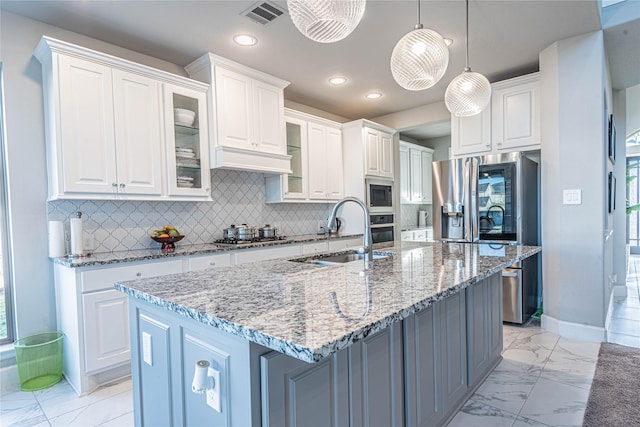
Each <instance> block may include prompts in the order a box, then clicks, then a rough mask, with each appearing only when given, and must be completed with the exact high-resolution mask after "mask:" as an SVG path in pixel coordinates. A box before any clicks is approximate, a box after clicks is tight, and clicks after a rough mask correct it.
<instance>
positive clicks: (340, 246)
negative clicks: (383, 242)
mask: <svg viewBox="0 0 640 427" xmlns="http://www.w3.org/2000/svg"><path fill="white" fill-rule="evenodd" d="M362 245H363V243H362V237H357V238H354V239H339V240H329V251H330V252H336V251H345V250H347V249H355V248H361V247H362Z"/></svg>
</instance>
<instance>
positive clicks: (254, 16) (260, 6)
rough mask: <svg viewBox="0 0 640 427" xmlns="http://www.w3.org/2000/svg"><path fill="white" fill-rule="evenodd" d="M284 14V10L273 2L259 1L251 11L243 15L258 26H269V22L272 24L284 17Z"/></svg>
mask: <svg viewBox="0 0 640 427" xmlns="http://www.w3.org/2000/svg"><path fill="white" fill-rule="evenodd" d="M284 12H285V11H284V9H282V8H280V7H279V6H276V5H275V4H273V3H271V2H268V1H259V2H258V3H255V4H254V5H253V6H251V7H250V8H249V9H247V10H245V11H244V12H242V14H241V15H244V16H246V17H248V18H249V19H251V20H252V21H255V22H257V23H258V24H262V25H267V24H268V23H269V22H272V21H273V20H274V19H276V18H278V17H279V16H282V15H283V14H284Z"/></svg>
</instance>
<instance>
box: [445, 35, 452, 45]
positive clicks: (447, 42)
mask: <svg viewBox="0 0 640 427" xmlns="http://www.w3.org/2000/svg"><path fill="white" fill-rule="evenodd" d="M444 44H446V45H447V47H448V46H451V45H452V44H453V39H450V38H448V37H445V38H444Z"/></svg>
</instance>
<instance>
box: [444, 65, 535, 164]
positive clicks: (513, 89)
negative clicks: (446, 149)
mask: <svg viewBox="0 0 640 427" xmlns="http://www.w3.org/2000/svg"><path fill="white" fill-rule="evenodd" d="M491 88H492V94H491V103H490V105H489V106H487V108H486V109H485V110H484V111H483V112H482V113H480V114H478V115H475V116H471V117H462V118H457V117H454V116H451V154H452V156H453V157H460V156H465V155H472V154H495V153H501V152H511V151H521V150H539V149H540V82H539V73H533V74H528V75H526V76H521V77H516V78H513V79H509V80H504V81H502V82H497V83H494V84H492V85H491Z"/></svg>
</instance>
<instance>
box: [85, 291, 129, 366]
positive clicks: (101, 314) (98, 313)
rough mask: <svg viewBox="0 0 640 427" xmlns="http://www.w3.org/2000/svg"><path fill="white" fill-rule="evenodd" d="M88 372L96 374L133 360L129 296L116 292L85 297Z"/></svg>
mask: <svg viewBox="0 0 640 427" xmlns="http://www.w3.org/2000/svg"><path fill="white" fill-rule="evenodd" d="M82 306H83V310H84V313H83V320H84V343H85V350H86V351H85V370H86V372H96V371H100V370H102V369H105V368H109V367H112V366H114V365H117V364H119V363H125V362H128V361H129V359H130V358H131V351H130V348H129V315H128V308H127V307H128V305H127V296H126V295H125V294H123V293H122V292H118V291H116V290H115V289H114V290H108V291H101V292H92V293H89V294H84V295H83V296H82Z"/></svg>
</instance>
